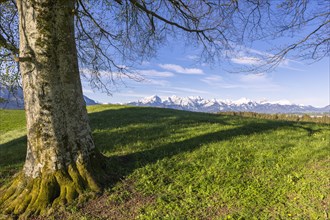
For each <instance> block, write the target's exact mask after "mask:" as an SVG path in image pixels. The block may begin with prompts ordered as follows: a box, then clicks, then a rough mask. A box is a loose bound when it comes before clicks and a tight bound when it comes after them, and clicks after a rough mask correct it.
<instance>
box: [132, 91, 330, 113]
mask: <svg viewBox="0 0 330 220" xmlns="http://www.w3.org/2000/svg"><path fill="white" fill-rule="evenodd" d="M127 104H128V105H132V106H152V107H160V108H171V109H179V110H186V111H195V112H209V113H216V112H225V111H234V112H257V113H272V114H274V113H290V114H296V113H297V114H299V113H318V114H320V113H330V105H328V106H325V107H323V108H317V107H313V106H311V105H307V106H305V105H297V104H292V103H290V102H289V101H286V100H281V101H277V102H270V101H266V100H264V101H258V102H257V101H252V100H250V99H247V98H241V99H239V100H236V101H231V100H220V99H211V100H207V99H203V98H202V97H200V96H197V97H196V96H189V97H184V98H182V97H178V96H171V97H167V98H165V99H161V98H160V97H159V96H157V95H154V96H150V97H146V98H143V99H141V100H139V101H137V102H130V103H127Z"/></svg>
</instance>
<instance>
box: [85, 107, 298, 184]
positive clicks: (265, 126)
mask: <svg viewBox="0 0 330 220" xmlns="http://www.w3.org/2000/svg"><path fill="white" fill-rule="evenodd" d="M96 114H97V115H94V114H91V119H92V120H93V119H95V118H98V117H100V116H104V115H109V116H110V115H111V117H113V118H117V119H120V118H122V117H124V116H126V117H127V118H126V119H124V120H121V121H120V122H115V123H121V124H120V125H119V124H111V123H109V122H108V123H106V122H105V119H104V118H103V122H102V125H101V126H97V124H93V123H92V125H93V126H94V127H93V128H94V129H106V130H107V129H109V130H110V131H111V129H116V128H117V126H119V127H120V126H121V127H125V126H130V125H132V124H135V125H138V124H147V125H148V126H146V127H144V128H142V130H143V131H140V130H139V129H131V130H129V129H128V130H124V131H123V132H122V133H121V134H118V133H116V132H114V133H113V134H112V135H111V132H109V133H108V134H106V133H104V134H100V135H99V136H98V135H97V136H96V138H95V143H96V145H97V146H98V142H99V139H103V140H104V139H106V140H107V141H106V142H107V144H104V143H103V145H102V150H104V151H112V150H113V148H114V145H115V144H116V142H117V140H112V138H113V139H115V138H114V137H117V138H118V136H119V135H121V136H122V139H120V143H121V144H129V143H130V142H132V141H134V139H132V138H134V136H135V138H136V139H137V140H138V141H142V142H146V141H148V139H159V138H170V135H171V131H168V130H167V129H166V128H168V127H171V126H174V127H175V126H176V125H180V126H181V128H182V127H183V128H189V127H190V126H195V125H200V124H203V123H205V124H210V123H211V124H213V123H215V124H216V125H217V126H228V125H229V127H227V128H226V129H223V130H220V131H219V130H217V131H214V132H212V131H211V132H208V133H205V132H204V133H203V134H200V135H197V136H193V137H192V138H188V139H184V140H180V141H176V142H171V143H165V144H164V143H163V144H160V145H157V146H149V147H148V148H147V149H137V151H135V152H133V153H128V154H125V155H115V156H110V157H108V166H109V167H108V173H109V175H110V176H111V181H110V182H109V183H108V187H110V188H111V187H112V186H113V185H115V184H116V183H117V182H118V181H120V180H121V179H123V178H124V177H125V176H127V175H129V174H131V173H132V172H134V170H136V169H138V168H141V167H144V166H146V165H147V164H152V163H156V162H157V161H158V160H162V159H164V158H170V157H172V156H175V155H178V154H181V153H185V152H192V151H194V150H196V149H198V148H200V147H201V146H203V145H207V144H210V143H213V142H214V143H215V142H221V141H225V140H230V139H233V138H235V137H238V136H248V135H252V134H258V133H264V132H269V131H273V130H276V129H280V128H284V127H294V124H295V123H294V122H287V121H285V122H284V121H271V120H257V119H253V120H251V119H247V118H244V119H242V118H240V120H236V119H238V118H236V117H235V118H233V117H226V116H220V115H214V114H205V113H191V112H184V111H174V110H168V109H159V110H155V109H150V108H127V109H119V110H115V111H114V110H106V111H104V112H98V113H96ZM130 115H134V116H135V117H134V118H130V117H129V116H130ZM233 124H235V126H230V125H233ZM139 132H143V133H142V134H147V135H148V137H143V136H141V134H140V133H139ZM150 136H151V137H150ZM152 143H153V142H150V144H152ZM147 144H149V143H147Z"/></svg>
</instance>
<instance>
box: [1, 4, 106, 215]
mask: <svg viewBox="0 0 330 220" xmlns="http://www.w3.org/2000/svg"><path fill="white" fill-rule="evenodd" d="M17 6H18V11H19V19H20V27H19V28H20V57H19V62H20V71H21V74H22V80H23V90H24V101H25V111H26V118H27V136H28V144H27V155H26V162H25V164H24V168H23V171H22V173H21V174H20V175H19V176H17V177H16V179H15V180H14V181H13V183H12V184H11V185H10V186H8V187H7V189H6V190H5V193H3V195H2V196H0V197H1V198H0V206H2V207H3V208H5V209H6V210H7V212H9V213H15V214H21V213H36V212H37V213H38V212H43V211H44V210H45V208H46V207H48V206H50V205H54V204H60V203H66V202H71V201H72V200H73V199H75V198H76V197H77V196H78V195H80V194H81V193H82V192H83V191H84V190H86V189H90V190H92V191H99V190H100V187H99V184H98V183H99V182H98V177H96V176H95V175H93V172H94V171H95V172H98V174H100V173H101V172H100V170H99V169H101V164H100V163H99V161H100V160H99V159H98V158H97V157H100V155H99V153H98V152H97V151H96V149H95V146H94V143H93V139H92V136H91V130H90V127H89V125H88V118H87V111H86V107H85V102H84V100H83V95H82V87H81V82H80V76H79V70H78V61H77V51H76V45H75V37H74V13H75V10H74V6H75V1H67V0H33V1H32V0H18V1H17ZM95 161H96V162H95Z"/></svg>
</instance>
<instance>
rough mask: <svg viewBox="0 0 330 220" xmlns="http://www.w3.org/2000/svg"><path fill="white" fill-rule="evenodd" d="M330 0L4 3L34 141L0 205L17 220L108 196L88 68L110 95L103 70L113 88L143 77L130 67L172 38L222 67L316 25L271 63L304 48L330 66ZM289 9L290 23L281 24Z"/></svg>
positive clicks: (2, 48)
mask: <svg viewBox="0 0 330 220" xmlns="http://www.w3.org/2000/svg"><path fill="white" fill-rule="evenodd" d="M327 3H328V1H326V0H325V1H322V2H320V3H318V4H315V3H310V2H308V1H305V0H300V1H288V0H283V1H281V2H276V3H273V1H266V0H265V1H251V0H246V1H232V0H228V1H225V0H224V1H220V0H219V1H207V0H196V1H183V0H159V1H154V0H115V1H109V0H103V1H96V0H95V1H94V0H76V1H65V0H56V1H54V0H17V1H14V0H0V10H1V13H0V18H1V20H0V29H1V32H0V65H1V69H0V76H1V78H0V80H1V81H3V82H8V81H10V82H17V81H20V80H21V81H22V86H23V90H24V100H25V111H26V117H27V137H28V143H27V155H26V161H25V164H24V167H23V170H22V172H20V173H19V174H18V175H17V176H16V177H15V178H14V179H13V181H12V182H11V183H10V184H8V185H6V186H4V187H3V188H2V189H1V191H0V193H1V194H0V195H1V196H0V207H1V208H2V209H3V210H5V211H6V212H7V213H13V214H17V215H21V214H25V215H29V214H33V213H42V212H44V211H45V210H46V208H47V207H48V206H56V205H59V204H65V203H70V202H72V201H73V200H74V199H75V198H77V197H79V196H80V195H82V194H83V192H84V191H85V190H91V191H94V192H100V191H101V190H102V185H103V183H104V181H105V180H106V179H107V175H106V161H105V159H104V158H103V156H102V155H101V154H100V153H99V152H98V151H97V149H96V148H95V146H94V143H93V139H92V136H91V129H90V127H89V125H88V118H87V112H86V108H85V103H84V101H83V97H82V86H81V82H80V73H79V68H78V66H80V68H81V69H82V70H85V71H84V72H85V75H86V76H89V77H90V80H91V83H92V85H94V86H95V87H98V88H100V89H103V90H106V91H108V88H109V87H108V85H107V84H106V83H104V81H102V80H101V79H100V77H101V75H100V74H101V73H102V72H104V71H108V73H110V75H108V76H109V82H113V81H115V80H117V77H119V78H120V77H121V76H122V75H128V76H134V75H131V72H130V70H131V68H127V65H129V64H131V65H133V64H134V63H136V62H138V61H141V60H143V59H146V58H148V57H150V56H152V55H154V54H155V52H156V50H157V48H158V47H160V46H161V45H162V44H163V43H165V42H166V40H167V39H170V38H185V39H186V40H187V41H186V42H187V43H189V44H191V43H194V44H195V45H196V47H198V48H201V55H202V56H201V57H203V59H205V60H208V61H212V60H214V59H215V58H217V57H218V58H221V57H224V56H226V54H227V55H228V54H232V52H229V51H232V50H233V49H235V45H242V44H243V43H244V42H245V40H255V39H254V38H255V36H258V39H260V38H264V37H268V35H269V33H268V32H267V31H269V26H272V27H273V29H272V30H275V32H276V33H277V34H285V33H286V32H287V31H288V32H290V31H296V30H299V29H301V28H303V27H305V26H308V25H311V27H310V28H311V31H310V32H309V33H307V35H306V36H305V37H304V38H303V40H300V41H297V42H296V43H295V44H291V45H286V46H285V47H284V49H280V50H279V52H278V53H275V55H267V57H268V58H270V61H269V63H268V64H270V65H274V64H275V65H277V64H278V63H279V62H280V61H281V60H282V59H284V58H285V57H286V56H287V55H288V54H289V52H290V51H294V50H296V49H297V48H301V49H302V50H306V51H307V50H308V51H311V52H312V53H311V54H310V56H309V58H312V59H313V58H314V59H315V58H316V59H320V58H321V57H324V56H327V55H328V54H329V37H328V35H327V34H326V28H327V27H329V15H330V13H329V10H327V9H326V7H324V5H326V4H327ZM314 6H317V7H318V9H319V10H314ZM311 7H312V8H313V9H311ZM324 8H325V9H324ZM287 12H289V14H287V17H286V19H282V21H283V24H280V25H279V23H278V22H277V21H278V20H275V21H274V20H273V19H276V18H277V16H279V15H281V14H283V13H284V14H285V13H287ZM315 25H316V26H317V27H316V28H313V27H314V26H315ZM17 27H19V28H17ZM265 27H267V28H268V29H265ZM265 30H267V31H266V32H265ZM18 33H19V40H18V37H17V34H18ZM18 42H19V46H18ZM316 55H317V56H316ZM17 64H19V65H17ZM86 70H87V73H86ZM15 73H16V74H15Z"/></svg>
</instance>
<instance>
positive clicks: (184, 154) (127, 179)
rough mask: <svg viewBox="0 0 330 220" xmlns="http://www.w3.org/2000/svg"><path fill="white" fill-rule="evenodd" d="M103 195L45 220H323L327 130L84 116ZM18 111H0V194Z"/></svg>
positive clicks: (211, 118) (17, 136) (225, 118)
mask: <svg viewBox="0 0 330 220" xmlns="http://www.w3.org/2000/svg"><path fill="white" fill-rule="evenodd" d="M88 111H89V117H90V124H91V127H92V130H93V136H94V140H95V144H96V146H97V147H98V148H99V149H100V151H101V152H102V153H103V154H105V155H106V156H107V157H108V167H109V175H110V176H111V177H112V181H111V182H109V183H107V188H106V190H105V192H104V194H102V195H100V196H99V197H97V198H94V199H91V200H89V201H88V202H87V203H85V204H73V205H70V206H68V207H66V209H65V210H64V211H61V212H57V213H56V215H53V216H51V217H47V218H46V219H52V218H53V219H82V220H83V219H329V218H330V126H329V124H316V123H310V122H308V123H306V122H289V121H279V120H266V119H257V118H248V117H241V116H232V115H221V114H205V113H193V112H185V111H176V110H170V109H157V108H138V107H127V106H112V105H105V106H104V105H102V106H92V107H89V108H88ZM25 148H26V136H25V117H24V111H20V110H0V186H1V185H3V184H5V182H8V181H9V180H10V178H11V176H12V175H13V174H15V173H16V172H17V171H19V170H20V169H21V167H22V165H23V162H24V158H25V152H26V149H25Z"/></svg>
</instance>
